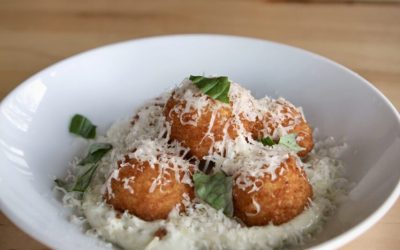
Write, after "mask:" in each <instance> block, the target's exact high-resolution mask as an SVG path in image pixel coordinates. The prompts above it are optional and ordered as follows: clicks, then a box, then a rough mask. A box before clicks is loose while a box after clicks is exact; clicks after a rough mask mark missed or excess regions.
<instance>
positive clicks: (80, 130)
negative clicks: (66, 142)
mask: <svg viewBox="0 0 400 250" xmlns="http://www.w3.org/2000/svg"><path fill="white" fill-rule="evenodd" d="M69 132H70V133H73V134H76V135H79V136H82V137H83V138H86V139H92V138H95V137H96V126H95V125H93V124H92V122H90V121H89V119H87V118H86V117H84V116H82V115H79V114H76V115H74V117H72V120H71V123H70V125H69Z"/></svg>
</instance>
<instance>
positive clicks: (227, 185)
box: [193, 172, 233, 217]
mask: <svg viewBox="0 0 400 250" xmlns="http://www.w3.org/2000/svg"><path fill="white" fill-rule="evenodd" d="M193 181H194V188H195V191H196V194H197V196H198V197H199V198H200V199H202V200H203V201H205V202H206V203H208V204H209V205H210V206H211V207H213V208H215V209H217V210H220V209H223V212H224V214H225V215H226V216H229V217H232V216H233V202H232V177H231V176H226V175H225V174H224V173H223V172H217V173H215V174H213V175H206V174H204V173H201V172H198V173H195V174H194V175H193Z"/></svg>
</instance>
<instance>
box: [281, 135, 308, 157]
mask: <svg viewBox="0 0 400 250" xmlns="http://www.w3.org/2000/svg"><path fill="white" fill-rule="evenodd" d="M296 135H297V134H287V135H284V136H282V137H281V138H280V139H279V145H283V146H285V147H286V148H288V149H289V150H291V151H294V152H296V153H297V152H300V151H302V150H304V148H302V147H300V146H299V145H298V144H297V141H296Z"/></svg>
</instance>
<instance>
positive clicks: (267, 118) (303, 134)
mask: <svg viewBox="0 0 400 250" xmlns="http://www.w3.org/2000/svg"><path fill="white" fill-rule="evenodd" d="M281 113H282V114H284V116H285V119H283V120H282V121H280V122H277V121H274V119H272V115H271V114H270V113H266V114H265V115H264V121H263V122H262V121H257V122H256V124H255V125H254V126H253V128H252V134H253V137H254V138H255V139H261V138H263V137H265V136H267V135H264V134H263V132H262V130H263V129H264V126H265V125H264V124H266V125H267V126H268V128H269V131H270V134H272V133H274V131H275V129H276V128H277V127H278V126H280V125H281V126H283V127H289V126H293V125H294V126H293V128H292V129H290V130H289V131H288V133H296V134H297V136H296V139H297V142H298V144H299V146H301V147H303V148H304V150H302V151H300V152H298V153H297V155H298V156H300V157H305V156H307V155H308V153H309V152H311V150H312V149H313V147H314V140H313V136H312V129H311V127H310V126H309V125H308V123H307V122H306V121H305V120H304V118H303V116H302V115H301V113H300V111H299V110H297V109H296V108H294V107H291V106H288V105H286V106H284V107H283V109H282V112H281Z"/></svg>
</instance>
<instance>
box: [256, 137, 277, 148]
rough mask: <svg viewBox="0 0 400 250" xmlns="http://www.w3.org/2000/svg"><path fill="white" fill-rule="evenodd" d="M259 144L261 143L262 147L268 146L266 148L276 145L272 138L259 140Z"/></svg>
mask: <svg viewBox="0 0 400 250" xmlns="http://www.w3.org/2000/svg"><path fill="white" fill-rule="evenodd" d="M260 142H261V143H262V144H263V145H264V146H267V145H268V146H273V145H275V144H276V143H275V142H274V140H272V138H271V137H269V136H267V137H264V138H262V139H261V140H260Z"/></svg>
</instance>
